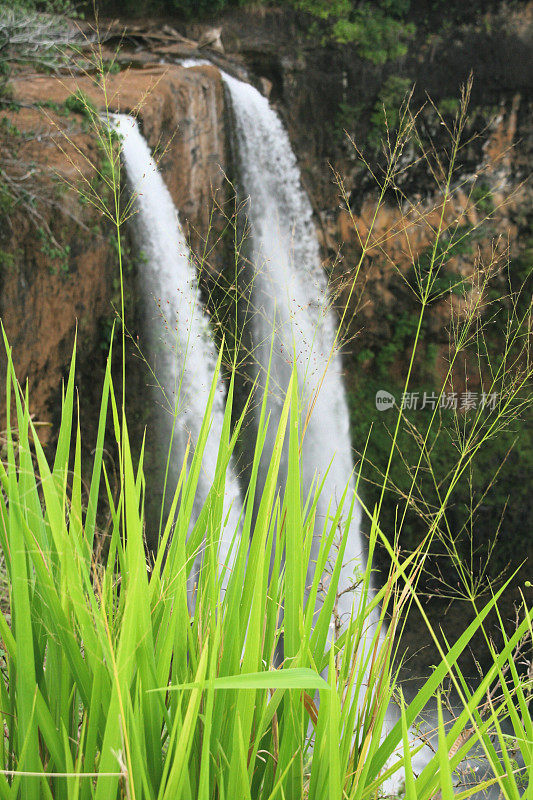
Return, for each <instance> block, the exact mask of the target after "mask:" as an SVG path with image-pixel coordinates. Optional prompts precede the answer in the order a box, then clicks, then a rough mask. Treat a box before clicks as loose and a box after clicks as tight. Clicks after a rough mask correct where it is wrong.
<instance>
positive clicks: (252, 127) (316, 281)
mask: <svg viewBox="0 0 533 800" xmlns="http://www.w3.org/2000/svg"><path fill="white" fill-rule="evenodd" d="M223 79H224V83H225V85H226V87H227V89H228V91H229V93H230V97H231V105H232V108H233V114H234V119H235V128H236V138H237V148H238V161H239V167H240V180H241V184H242V188H243V191H244V193H245V195H248V196H249V198H250V202H249V206H248V208H247V214H248V220H249V223H250V226H251V250H252V253H251V260H252V264H253V269H254V284H253V292H252V305H253V319H252V321H251V325H252V330H253V348H254V351H253V352H254V361H255V362H256V363H257V364H258V369H259V380H260V382H261V375H262V374H264V372H265V368H266V366H267V365H268V362H269V355H270V347H271V341H272V332H273V330H274V331H275V334H274V341H273V354H272V367H271V375H270V381H271V386H272V388H271V389H270V391H271V394H270V396H269V399H268V409H269V411H270V412H271V415H272V420H271V431H272V437H273V436H274V433H275V430H276V425H277V419H279V415H280V413H281V408H282V404H283V396H284V392H285V390H286V388H287V385H288V382H289V378H290V375H291V371H292V361H293V359H295V360H296V369H297V374H298V382H299V389H300V396H301V397H302V399H303V400H304V407H305V405H306V404H307V403H311V406H312V413H311V416H310V420H309V423H308V426H307V430H306V432H305V436H304V440H303V449H302V458H301V464H302V482H303V490H304V493H306V492H308V491H309V490H310V488H311V485H312V482H313V480H314V479H315V478H316V477H317V476H318V478H319V480H322V479H323V478H324V476H325V475H326V473H327V476H326V479H325V483H324V487H323V490H322V492H321V495H320V499H319V503H318V508H317V525H316V533H315V537H314V541H313V545H312V551H311V562H310V563H311V566H310V568H309V571H308V575H307V580H306V584H307V586H310V584H311V582H312V578H313V569H314V562H315V560H316V557H317V554H318V550H319V546H320V535H321V534H322V530H323V525H324V522H325V519H326V516H327V515H328V506H329V503H330V501H331V507H329V515H330V516H332V515H334V514H335V511H336V508H337V503H338V501H339V500H340V499H341V497H342V494H343V492H344V489H345V487H346V484H347V482H348V481H349V492H348V505H349V502H350V498H351V497H352V496H353V492H354V490H355V484H354V480H353V477H350V476H351V475H352V473H353V460H352V453H351V446H350V428H349V416H348V408H347V403H346V395H345V392H344V387H343V381H342V372H341V362H340V358H339V356H338V355H337V354H336V353H335V352H334V342H335V321H334V316H333V312H332V311H331V309H330V304H331V301H330V298H329V297H328V291H327V282H326V279H325V275H324V272H323V270H322V267H321V260H320V252H319V247H318V242H317V237H316V232H315V230H314V227H313V222H312V209H311V205H310V202H309V199H308V197H307V195H306V193H305V192H304V190H303V188H302V185H301V181H300V173H299V169H298V166H297V163H296V158H295V156H294V153H293V151H292V148H291V145H290V141H289V137H288V135H287V133H286V131H285V129H284V127H283V125H282V123H281V121H280V119H279V117H278V116H277V114H276V113H275V112H274V111H273V109H272V108H271V107H270V105H269V103H268V100H267V99H266V98H265V97H263V96H262V95H261V94H260V93H259V92H258V91H257V90H256V89H255V88H254V87H253V86H251V85H250V84H248V83H243V82H242V81H239V80H237V79H235V78H233V77H231V76H229V75H226V74H224V73H223ZM303 414H304V416H305V410H304V412H303ZM272 444H273V441H272V439H271V441H270V449H269V448H268V447H267V448H266V452H265V459H266V461H268V459H269V458H270V450H271V448H272ZM285 468H286V467H285ZM328 469H329V472H328ZM360 523H361V508H360V506H359V504H356V506H355V509H354V514H353V517H352V520H351V525H350V527H349V531H348V540H347V546H346V551H345V557H344V563H343V566H342V569H341V575H340V581H339V589H338V591H339V599H338V603H337V611H338V614H339V616H340V620H341V624H342V622H345V623H347V622H348V621H349V619H350V613H351V610H352V604H353V603H354V600H355V602H356V604H357V598H356V597H354V592H352V591H345V590H346V589H347V588H348V587H349V586H352V585H353V583H354V575H356V576H357V574H360V573H361V571H363V570H364V568H365V563H366V559H365V553H364V547H363V542H362V537H361V534H360ZM375 621H376V616H374V618H373V620H371V621H370V622H371V625H372V622H375ZM333 633H334V621H332V623H331V626H330V639H331V638H332V637H333ZM368 638H370V639H371V638H372V636H371V635H370V636H369V637H368Z"/></svg>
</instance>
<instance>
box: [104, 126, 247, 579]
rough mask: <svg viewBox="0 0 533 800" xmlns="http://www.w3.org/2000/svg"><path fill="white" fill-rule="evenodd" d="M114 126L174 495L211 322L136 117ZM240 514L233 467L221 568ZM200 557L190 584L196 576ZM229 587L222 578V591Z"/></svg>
mask: <svg viewBox="0 0 533 800" xmlns="http://www.w3.org/2000/svg"><path fill="white" fill-rule="evenodd" d="M112 124H113V126H114V129H115V130H116V131H117V132H118V133H119V134H120V136H121V138H122V142H121V147H122V159H123V163H124V166H125V170H126V175H127V181H128V186H129V189H130V191H131V192H132V193H133V195H132V196H133V198H134V206H133V211H134V216H133V219H132V222H133V226H132V227H133V236H134V241H135V245H136V249H137V252H138V253H139V254H140V255H141V258H140V261H141V265H140V267H139V282H140V289H141V295H142V299H143V304H144V306H145V309H146V310H145V327H146V335H145V342H146V348H147V352H146V353H145V356H146V358H147V360H148V363H149V364H150V365H151V366H152V367H153V370H154V373H155V376H156V378H157V382H158V383H159V385H158V386H156V387H154V390H155V395H156V401H157V403H156V407H157V411H156V417H157V418H156V420H155V428H156V438H157V456H158V461H159V463H160V465H161V467H162V471H163V470H164V464H165V462H166V457H167V451H168V447H169V443H170V441H171V437H172V436H173V440H172V442H173V444H172V452H171V458H170V462H169V491H170V493H172V492H173V491H174V488H175V486H176V482H177V478H178V475H179V471H180V470H181V465H182V462H183V457H184V455H185V449H186V446H187V443H188V441H189V439H190V442H191V447H192V448H194V446H195V444H196V442H197V441H198V436H199V433H200V427H201V424H202V420H203V417H204V413H205V408H206V406H207V402H208V397H209V392H210V389H211V385H212V381H213V376H214V371H215V366H216V360H217V354H216V350H215V347H214V344H213V341H212V339H211V336H210V331H209V321H208V317H207V316H206V314H205V312H204V310H203V307H202V303H201V301H200V297H199V290H198V284H197V279H196V271H195V267H194V263H193V262H192V259H191V254H190V251H189V248H188V246H187V242H186V240H185V237H184V234H183V231H182V229H181V226H180V224H179V220H178V216H177V212H176V209H175V207H174V203H173V201H172V198H171V196H170V193H169V191H168V189H167V188H166V186H165V184H164V181H163V178H162V177H161V175H160V173H159V171H158V169H157V166H156V164H155V162H154V160H153V159H152V157H151V155H150V150H149V148H148V145H147V144H146V142H145V140H144V139H143V137H142V135H141V132H140V131H139V127H138V125H137V123H136V122H135V120H134V119H133V118H132V117H128V116H124V115H120V114H117V115H114V116H113V119H112ZM224 401H225V393H224V387H223V385H222V383H221V382H220V381H219V382H218V384H217V387H216V395H215V401H214V405H213V413H212V421H211V428H210V432H209V436H208V440H207V444H206V448H205V452H204V456H203V463H202V472H201V474H200V479H199V485H198V490H197V495H196V498H195V514H196V516H197V515H198V513H199V511H200V509H201V507H202V506H203V504H204V502H205V499H206V498H207V494H208V492H209V490H210V488H211V485H212V481H213V478H214V475H215V467H216V462H217V455H218V444H219V441H220V436H221V432H222V421H223V414H224ZM176 405H177V408H176ZM174 412H176V423H175V425H174ZM173 430H174V433H173ZM240 510H241V499H240V491H239V484H238V481H237V478H236V476H235V474H234V473H233V471H232V469H231V466H230V468H228V471H227V475H226V485H225V495H224V518H225V519H226V525H225V528H224V530H223V531H222V533H221V538H220V549H219V555H218V558H219V563H221V564H224V563H225V561H226V558H227V556H228V553H229V550H230V546H231V542H232V539H233V537H234V535H235V532H236V531H237V530H238V528H239V515H240ZM194 521H195V520H193V523H194ZM200 555H201V554H199V556H198V558H197V559H196V563H195V566H194V568H193V572H192V578H191V581H193V580H194V577H195V576H196V574H197V570H198V565H199V558H200ZM233 556H234V553H232V558H233ZM229 566H231V562H229ZM191 581H190V585H189V589H190V594H191V593H192V585H191ZM225 583H226V580H225V577H223V586H224V585H225Z"/></svg>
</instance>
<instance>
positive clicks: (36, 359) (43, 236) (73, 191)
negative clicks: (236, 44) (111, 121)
mask: <svg viewBox="0 0 533 800" xmlns="http://www.w3.org/2000/svg"><path fill="white" fill-rule="evenodd" d="M12 85H13V92H14V99H15V100H16V101H18V102H19V103H21V104H22V107H21V108H20V109H19V110H18V111H9V112H8V113H7V115H5V118H6V119H7V120H9V123H5V124H9V125H10V126H14V127H12V128H9V130H8V132H7V133H6V141H4V143H3V152H4V154H5V153H6V152H9V153H10V154H12V155H11V158H10V163H9V164H8V168H9V169H10V171H11V174H12V176H13V178H14V179H15V180H16V181H18V185H25V186H27V187H28V189H29V191H30V193H31V194H32V195H33V197H34V200H33V201H32V200H31V198H29V200H28V202H30V203H31V206H29V205H27V203H26V201H24V202H21V203H20V204H16V205H15V206H14V207H13V208H12V209H11V210H10V212H9V214H8V216H7V217H6V225H5V229H4V230H2V231H1V242H0V249H1V251H2V253H4V254H6V255H5V258H4V261H5V264H4V265H3V266H2V269H1V277H0V281H1V289H2V291H1V296H0V317H1V319H2V321H3V324H4V326H5V329H6V333H7V336H8V339H9V341H10V344H11V346H12V348H13V355H14V361H15V366H16V369H17V375H18V378H19V380H20V381H25V380H26V378H27V377H28V376H31V386H30V390H31V401H32V410H33V412H34V414H35V416H36V417H37V418H38V419H39V420H42V421H44V422H50V421H51V420H52V414H53V412H52V408H53V406H57V400H58V389H59V386H60V382H61V377H62V376H63V375H64V372H65V369H66V366H67V365H68V363H69V360H70V354H71V350H72V346H73V343H74V337H75V334H76V330H77V332H78V355H79V362H80V367H81V372H82V373H83V372H85V373H88V374H90V373H91V371H92V369H93V366H94V365H95V364H96V362H101V361H102V348H103V347H105V344H104V341H103V338H102V330H103V327H104V328H105V324H106V321H107V325H108V326H109V320H110V319H112V318H113V315H114V312H113V308H112V303H113V302H115V303H116V301H117V281H118V263H117V258H116V247H115V241H114V240H115V231H114V227H113V224H112V222H111V220H109V219H106V218H105V216H104V215H103V214H102V213H101V212H99V211H98V210H97V209H95V208H94V207H93V206H92V205H91V204H90V203H87V202H86V201H85V202H84V200H83V198H82V197H80V195H79V193H78V192H79V191H81V192H83V191H84V188H86V186H87V184H86V183H85V182H87V181H89V182H93V184H94V182H95V181H96V184H95V185H96V187H97V189H98V191H99V192H100V193H102V194H103V198H104V201H105V202H106V203H107V204H108V205H109V207H111V206H112V195H111V193H110V192H109V190H106V186H105V184H104V182H103V181H101V180H100V181H98V179H97V174H96V171H95V167H94V165H98V166H101V162H102V152H101V150H99V148H98V146H97V144H96V136H95V134H94V131H91V130H90V122H89V121H88V120H87V119H85V118H84V115H83V114H80V113H75V112H69V111H68V109H67V108H66V106H65V100H67V98H68V97H69V96H71V95H72V94H73V93H74V92H75V91H77V90H81V91H82V92H84V94H85V95H86V96H87V97H88V98H89V100H90V101H91V102H92V103H93V104H94V106H95V107H96V108H97V109H98V110H102V111H103V110H104V109H105V107H106V101H105V96H104V93H103V91H102V88H101V87H99V86H98V85H97V83H96V81H94V80H93V79H92V78H90V77H81V78H80V77H72V78H71V77H67V78H56V77H51V76H48V75H35V74H24V75H23V76H19V77H18V78H17V79H15V80H14V81H13V82H12ZM105 88H106V96H107V104H108V107H109V109H110V110H111V111H120V112H123V113H134V114H136V115H137V116H138V118H139V120H140V122H141V126H142V129H143V132H144V135H145V137H146V139H147V140H148V143H149V144H150V146H151V147H152V149H153V150H154V151H155V153H156V156H158V157H159V159H160V162H159V163H160V169H161V170H162V172H163V175H164V177H165V181H166V183H167V185H168V188H169V190H170V192H171V194H172V196H173V198H174V200H175V202H176V206H177V207H178V208H179V210H180V214H181V219H182V222H183V223H184V224H185V226H186V227H187V225H188V226H189V230H190V233H191V236H192V238H193V240H194V239H195V233H194V232H195V231H200V232H205V231H207V230H208V227H209V221H210V211H211V208H212V204H213V196H214V195H215V194H217V193H218V195H219V196H220V192H221V190H222V189H223V186H224V172H223V170H224V169H225V139H224V113H223V102H224V98H223V90H222V84H221V81H220V76H219V72H218V70H216V69H215V68H214V67H202V68H198V69H194V70H187V69H183V68H181V67H178V66H165V67H160V66H158V65H152V66H149V67H147V68H146V69H142V70H128V71H125V72H122V73H120V74H117V75H113V76H109V79H108V81H107V82H106V87H105ZM43 104H44V106H43ZM15 129H16V130H15ZM25 173H27V178H26V179H25ZM24 180H25V181H26V182H25V183H24ZM33 206H34V208H35V213H31V207H33ZM196 239H197V240H198V239H199V237H198V236H196ZM0 359H1V360H2V363H5V357H4V358H2V357H1V356H0ZM2 371H3V370H2ZM0 402H2V401H0ZM47 430H48V431H49V430H50V428H45V429H44V432H45V433H46V431H47Z"/></svg>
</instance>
